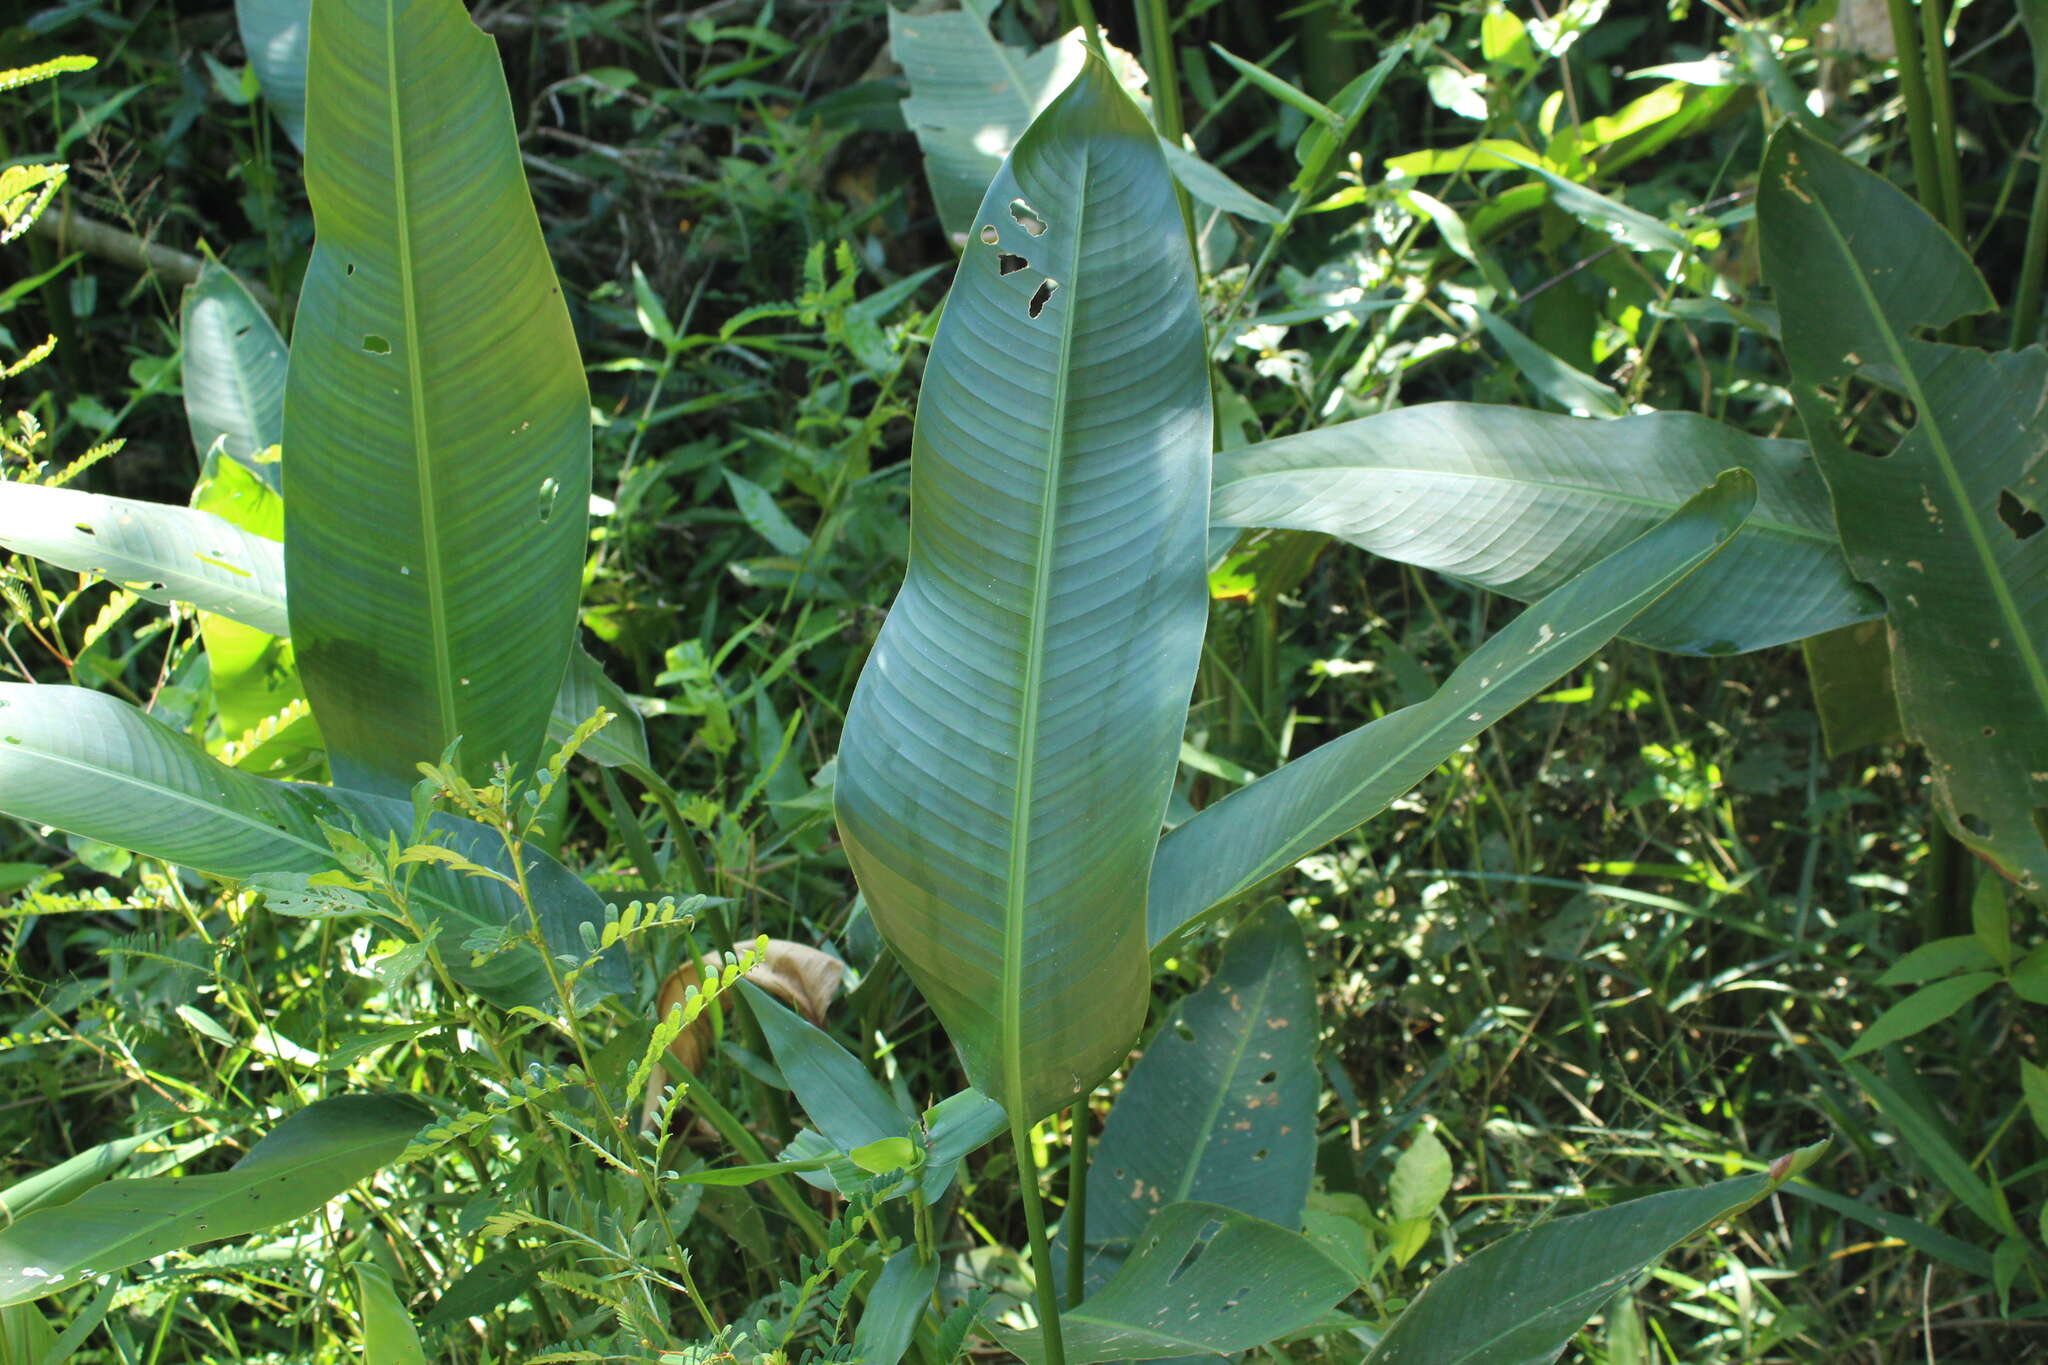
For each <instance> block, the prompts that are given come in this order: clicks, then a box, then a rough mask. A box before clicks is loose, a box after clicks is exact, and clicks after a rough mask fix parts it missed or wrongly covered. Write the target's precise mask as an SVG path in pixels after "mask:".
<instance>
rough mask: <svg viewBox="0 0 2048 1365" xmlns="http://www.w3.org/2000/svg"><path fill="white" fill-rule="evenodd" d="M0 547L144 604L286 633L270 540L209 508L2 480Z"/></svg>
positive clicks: (279, 564)
mask: <svg viewBox="0 0 2048 1365" xmlns="http://www.w3.org/2000/svg"><path fill="white" fill-rule="evenodd" d="M0 546H5V547H6V548H7V549H9V550H12V551H14V552H15V553H16V554H25V555H34V556H35V557H36V558H37V559H42V560H47V561H49V562H50V563H52V564H55V565H56V566H57V567H58V568H60V569H69V570H71V571H72V572H73V573H97V574H103V575H105V576H106V577H108V578H111V579H113V580H115V581H116V582H119V583H121V584H122V585H124V586H126V587H129V588H131V589H132V590H133V591H134V592H135V593H136V594H137V595H138V596H140V597H142V598H144V599H146V600H148V601H151V602H163V603H170V602H186V603H189V604H191V605H192V606H195V607H198V608H199V609H200V610H201V611H211V612H218V613H219V614H221V615H222V616H226V617H228V618H230V619H232V620H236V621H240V622H242V623H243V624H244V625H250V626H254V627H256V629H258V630H261V631H266V632H268V633H269V634H272V635H282V634H284V633H285V611H284V561H283V558H282V556H281V554H280V553H279V546H278V544H277V542H276V541H274V540H265V539H264V538H263V537H261V536H257V535H251V534H250V533H249V532H247V531H244V530H241V529H240V528H239V527H236V526H233V525H231V524H229V523H228V522H226V521H224V520H222V519H221V518H220V517H217V516H214V515H213V514H212V513H211V512H201V511H197V510H195V509H193V508H190V507H177V506H173V505H171V504H168V503H156V502H137V501H135V500H133V499H131V498H111V497H105V496H102V495H101V494H98V493H84V492H80V491H79V490H77V489H75V488H45V487H43V486H42V485H40V484H26V483H0Z"/></svg>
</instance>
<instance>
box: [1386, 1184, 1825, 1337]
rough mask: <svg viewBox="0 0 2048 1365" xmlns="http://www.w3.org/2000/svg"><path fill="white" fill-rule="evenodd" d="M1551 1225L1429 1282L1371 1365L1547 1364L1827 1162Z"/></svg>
mask: <svg viewBox="0 0 2048 1365" xmlns="http://www.w3.org/2000/svg"><path fill="white" fill-rule="evenodd" d="M1820 1151H1821V1149H1820V1148H1818V1147H1810V1148H1807V1149H1806V1150H1804V1151H1802V1152H1800V1153H1799V1154H1798V1155H1797V1157H1796V1158H1783V1159H1781V1160H1780V1162H1778V1163H1777V1164H1775V1165H1774V1166H1773V1167H1772V1170H1771V1171H1769V1172H1765V1173H1760V1174H1757V1175H1746V1176H1740V1177H1738V1178H1736V1179H1734V1180H1724V1181H1721V1182H1720V1183H1719V1184H1716V1185H1707V1186H1704V1187H1702V1188H1700V1189H1695V1190H1673V1191H1671V1192H1669V1193H1667V1194H1653V1195H1651V1196H1649V1197H1648V1198H1646V1199H1632V1200H1630V1201H1629V1202H1627V1203H1625V1204H1617V1205H1615V1206H1614V1207H1612V1208H1605V1209H1600V1210H1597V1211H1596V1212H1593V1213H1581V1214H1575V1215H1573V1216H1572V1217H1569V1218H1559V1219H1556V1220H1554V1221H1552V1222H1548V1223H1544V1224H1542V1225H1541V1226H1539V1227H1534V1228H1531V1229H1529V1230H1528V1231H1526V1232H1518V1233H1515V1234H1514V1235H1513V1236H1510V1237H1506V1238H1503V1239H1502V1240H1501V1241H1498V1242H1495V1243H1494V1244H1493V1245H1492V1246H1490V1247H1488V1248H1486V1250H1484V1251H1482V1252H1480V1253H1479V1254H1478V1255H1477V1256H1474V1257H1472V1258H1471V1259H1469V1260H1464V1261H1460V1262H1458V1263H1457V1264H1456V1265H1454V1266H1452V1267H1451V1268H1450V1269H1449V1270H1446V1271H1445V1272H1444V1273H1443V1274H1441V1275H1439V1276H1437V1277H1436V1279H1435V1280H1433V1281H1431V1282H1430V1285H1429V1288H1427V1289H1425V1290H1424V1291H1423V1292H1422V1295H1421V1297H1420V1298H1418V1299H1416V1300H1415V1302H1414V1303H1413V1304H1411V1305H1410V1306H1409V1308H1408V1311H1407V1312H1405V1313H1403V1314H1402V1315H1401V1316H1400V1317H1399V1318H1398V1319H1396V1320H1395V1322H1394V1325H1393V1326H1392V1327H1391V1328H1389V1329H1388V1331H1387V1334H1386V1336H1384V1337H1382V1338H1381V1339H1380V1344H1379V1345H1378V1346H1377V1347H1375V1348H1374V1349H1373V1352H1372V1354H1371V1355H1369V1356H1367V1357H1366V1358H1365V1360H1366V1365H1546V1363H1547V1362H1549V1361H1553V1360H1556V1359H1557V1357H1558V1356H1559V1355H1560V1354H1562V1353H1563V1351H1564V1348H1565V1347H1566V1346H1568V1345H1569V1344H1570V1343H1571V1339H1572V1337H1573V1336H1574V1335H1575V1334H1576V1333H1577V1332H1578V1330H1579V1329H1580V1328H1581V1327H1583V1326H1585V1325H1586V1322H1587V1320H1588V1319H1589V1318H1591V1317H1592V1316H1593V1315H1594V1314H1595V1313H1597V1312H1599V1311H1600V1309H1601V1306H1602V1305H1604V1304H1605V1303H1606V1302H1607V1301H1608V1300H1609V1299H1611V1298H1613V1297H1614V1296H1615V1294H1617V1293H1619V1292H1620V1291H1621V1290H1622V1289H1624V1288H1626V1287H1627V1286H1628V1284H1629V1283H1630V1282H1631V1281H1632V1280H1634V1279H1635V1278H1636V1277H1637V1276H1638V1275H1641V1274H1642V1273H1643V1272H1644V1271H1645V1270H1648V1269H1649V1268H1650V1267H1651V1266H1652V1265H1655V1264H1656V1263H1657V1261H1658V1260H1659V1259H1660V1258H1662V1257H1663V1256H1664V1254H1665V1253H1667V1252H1669V1251H1670V1250H1671V1249H1672V1248H1673V1247H1675V1246H1677V1245H1678V1244H1679V1243H1681V1242H1684V1241H1686V1240H1688V1239H1689V1238H1692V1237H1695V1236H1697V1235H1698V1234H1700V1233H1702V1232H1704V1231H1706V1230H1707V1229H1708V1228H1710V1227H1712V1226H1714V1224H1716V1223H1719V1222H1722V1221H1723V1220H1725V1219H1728V1218H1732V1217H1734V1216H1735V1215H1736V1214H1738V1213H1740V1212H1742V1210H1744V1209H1746V1208H1748V1207H1749V1206H1750V1205H1751V1204H1754V1203H1756V1202H1757V1200H1759V1199H1762V1198H1763V1197H1764V1196H1765V1195H1767V1194H1769V1193H1770V1192H1771V1191H1772V1190H1774V1189H1776V1188H1777V1187H1778V1186H1779V1185H1781V1184H1783V1183H1784V1182H1785V1181H1786V1180H1788V1179H1790V1178H1791V1177H1792V1176H1794V1175H1796V1174H1798V1173H1799V1172H1800V1171H1801V1170H1804V1169H1805V1168H1806V1166H1807V1165H1809V1164H1811V1162H1812V1161H1813V1160H1814V1159H1815V1158H1817V1157H1818V1156H1819V1155H1820Z"/></svg>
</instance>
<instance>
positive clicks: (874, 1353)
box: [853, 1245, 939, 1365]
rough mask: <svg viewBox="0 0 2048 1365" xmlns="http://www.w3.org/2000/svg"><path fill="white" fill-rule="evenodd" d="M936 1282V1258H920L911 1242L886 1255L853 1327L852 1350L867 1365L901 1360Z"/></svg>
mask: <svg viewBox="0 0 2048 1365" xmlns="http://www.w3.org/2000/svg"><path fill="white" fill-rule="evenodd" d="M938 1282H939V1262H938V1258H937V1257H933V1258H932V1259H930V1260H919V1259H918V1249H917V1247H916V1246H914V1245H911V1246H905V1247H903V1248H902V1249H901V1250H899V1251H898V1252H897V1253H896V1254H895V1255H893V1256H891V1257H890V1258H889V1260H888V1263H887V1264H886V1265H884V1266H883V1267H882V1273H881V1275H880V1276H879V1277H878V1278H877V1279H876V1280H875V1286H874V1288H873V1289H872V1290H871V1291H870V1292H869V1294H868V1303H867V1308H866V1309H865V1310H864V1311H863V1312H862V1313H861V1316H860V1326H859V1327H857V1328H855V1329H854V1334H853V1344H854V1350H855V1351H856V1353H857V1354H858V1355H859V1356H860V1358H861V1359H862V1360H863V1361H866V1362H867V1365H896V1363H897V1362H898V1361H900V1360H902V1359H903V1353H904V1352H905V1351H908V1350H909V1349H910V1338H911V1337H912V1336H913V1335H914V1334H915V1333H916V1331H917V1323H918V1319H919V1318H921V1317H923V1316H924V1313H925V1310H926V1309H927V1308H929V1307H931V1302H932V1290H933V1289H935V1288H936V1287H937V1286H938Z"/></svg>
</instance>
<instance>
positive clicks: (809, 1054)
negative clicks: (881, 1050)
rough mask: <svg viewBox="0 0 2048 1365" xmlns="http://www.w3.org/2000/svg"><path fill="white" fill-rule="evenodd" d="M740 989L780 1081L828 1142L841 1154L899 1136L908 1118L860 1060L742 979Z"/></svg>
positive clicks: (821, 1030)
mask: <svg viewBox="0 0 2048 1365" xmlns="http://www.w3.org/2000/svg"><path fill="white" fill-rule="evenodd" d="M739 988H740V994H742V995H744V996H745V997H746V999H747V1004H748V1005H749V1006H750V1007H752V1009H753V1011H754V1018H755V1019H756V1020H758V1021H759V1022H760V1025H761V1032H762V1033H763V1034H765V1035H766V1036H767V1039H768V1048H769V1050H770V1051H771V1052H773V1053H774V1054H775V1065H776V1066H777V1067H779V1068H780V1069H781V1071H782V1077H783V1079H784V1080H786V1081H788V1082H789V1088H790V1089H791V1090H792V1091H794V1092H795V1093H796V1098H797V1103H799V1104H801V1105H803V1107H804V1112H805V1113H806V1114H808V1115H810V1117H811V1122H812V1123H814V1124H816V1125H817V1128H818V1131H819V1132H820V1133H823V1134H824V1135H825V1138H826V1140H827V1141H829V1142H830V1143H831V1144H832V1145H833V1146H834V1147H837V1148H838V1149H839V1150H840V1151H842V1152H852V1151H853V1150H854V1149H855V1148H856V1147H865V1146H867V1145H868V1144H869V1143H873V1142H879V1141H881V1140H883V1139H885V1138H895V1137H902V1136H903V1134H904V1133H905V1131H907V1130H908V1129H909V1127H910V1120H909V1118H907V1117H906V1116H905V1115H904V1113H903V1111H902V1110H900V1109H898V1108H897V1107H896V1101H894V1100H892V1099H891V1098H889V1092H888V1091H886V1090H884V1089H883V1088H882V1086H881V1083H880V1082H879V1081H877V1080H876V1079H875V1078H874V1077H873V1076H870V1075H869V1074H868V1069H867V1068H866V1067H864V1066H862V1065H861V1063H860V1059H859V1058H858V1057H855V1056H854V1055H853V1054H852V1053H851V1052H848V1051H847V1050H846V1049H845V1048H843V1047H841V1046H839V1044H838V1043H836V1042H834V1041H833V1040H832V1037H831V1035H830V1034H828V1033H826V1032H825V1031H824V1030H823V1029H821V1028H819V1027H818V1026H817V1025H815V1024H812V1023H811V1022H809V1021H808V1020H805V1019H801V1018H799V1017H798V1016H797V1015H796V1013H795V1012H794V1011H792V1010H791V1009H789V1008H788V1007H787V1006H785V1005H783V1004H781V1003H780V1002H778V1001H777V1000H776V999H775V998H774V997H773V996H771V995H769V994H768V992H766V991H764V990H762V989H761V988H760V987H759V986H756V985H755V984H754V983H753V982H751V981H749V980H747V979H746V978H745V977H741V978H740V980H739Z"/></svg>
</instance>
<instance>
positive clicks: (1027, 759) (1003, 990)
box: [837, 60, 1211, 1123]
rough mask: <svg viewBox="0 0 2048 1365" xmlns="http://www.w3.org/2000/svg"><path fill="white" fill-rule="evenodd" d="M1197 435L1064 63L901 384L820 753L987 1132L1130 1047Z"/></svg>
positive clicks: (1191, 333) (1163, 220)
mask: <svg viewBox="0 0 2048 1365" xmlns="http://www.w3.org/2000/svg"><path fill="white" fill-rule="evenodd" d="M1210 425H1211V423H1210V410H1209V385H1208V377H1207V371H1206V368H1205V366H1204V363H1203V356H1202V323H1201V318H1200V315H1199V312H1198V311H1197V306H1196V298H1195V268H1194V262H1193V260H1192V258H1191V256H1190V253H1189V249H1188V243H1187V237H1186V234H1185V231H1184V230H1183V228H1182V226H1181V218H1180V213H1179V210H1178V207H1177V206H1176V203H1175V199H1174V193H1173V183H1172V180H1171V179H1170V178H1169V177H1168V175H1167V172H1166V166H1165V163H1164V161H1163V159H1162V158H1161V156H1160V153H1159V147H1158V140H1157V139H1156V138H1154V137H1153V135H1152V132H1151V129H1150V128H1149V127H1148V126H1147V125H1146V123H1145V120H1144V118H1143V116H1142V115H1140V114H1139V112H1138V111H1137V109H1136V108H1135V107H1134V106H1133V105H1132V104H1131V102H1130V100H1129V99H1128V98H1127V97H1126V96H1125V95H1124V93H1123V91H1122V90H1121V89H1119V88H1118V86H1117V84H1116V81H1115V79H1114V78H1113V77H1112V76H1111V75H1110V74H1109V72H1108V71H1107V70H1106V69H1105V68H1104V67H1103V66H1102V65H1101V63H1099V62H1096V61H1093V60H1091V61H1090V62H1089V63H1088V64H1087V65H1086V66H1085V67H1084V69H1083V71H1082V74H1081V75H1080V77H1079V78H1077V79H1076V80H1075V82H1074V84H1073V85H1072V86H1070V87H1069V88H1068V89H1067V91H1066V92H1065V93H1064V94H1062V95H1061V96H1060V97H1059V98H1058V99H1057V100H1055V101H1054V102H1053V104H1052V105H1051V106H1050V107H1049V108H1048V109H1047V110H1046V112H1045V113H1044V114H1043V115H1041V116H1040V117H1039V119H1038V121H1037V122H1036V123H1034V124H1033V125H1032V127H1031V129H1030V130H1029V131H1028V132H1027V133H1026V134H1025V135H1024V137H1023V139H1022V140H1021V141H1020V142H1019V143H1018V144H1017V149H1016V151H1015V152H1014V153H1013V154H1012V155H1011V157H1010V159H1009V161H1008V162H1007V163H1006V164H1005V166H1004V168H1003V170H1002V172H1001V173H1000V174H999V175H998V176H997V177H996V180H995V183H994V184H993V185H992V186H991V187H990V189H989V192H988V195H987V197H986V198H985V199H984V200H983V202H982V207H981V212H980V213H979V214H978V215H976V225H975V230H974V240H973V241H972V242H971V243H970V245H969V247H968V250H967V253H966V255H965V257H964V258H963V260H962V262H961V265H960V272H959V276H958V278H957V279H956V281H955V283H954V286H953V292H952V295H951V297H950V298H949V300H948V301H947V304H946V312H945V318H944V321H943V322H942V323H941V324H940V327H939V331H938V335H937V337H936V338H935V339H934V341H933V343H932V352H931V360H930V362H929V363H928V365H927V366H926V369H925V379H924V390H923V397H922V400H921V402H920V404H919V409H918V418H917V430H916V434H915V438H914V442H913V447H912V459H911V541H910V568H909V573H908V576H907V578H906V579H905V581H904V585H903V590H902V593H901V594H900V595H899V596H898V597H897V599H896V603H895V605H894V607H892V608H891V610H890V613H889V618H888V621H887V623H886V624H885V625H884V626H883V628H882V633H881V636H880V638H879V639H878V640H877V641H876V644H875V649H874V653H873V655H872V656H871V657H870V658H869V660H868V663H867V667H866V669H865V670H864V671H863V672H862V674H861V679H860V684H859V686H858V688H857V689H856V691H855V694H854V699H853V704H852V707H851V709H850V711H849V713H848V716H847V723H846V737H845V740H844V741H843V743H842V746H841V748H840V753H839V775H838V782H837V805H838V814H839V826H840V830H841V833H842V835H843V836H844V840H845V844H846V849H847V854H848V857H849V858H850V859H851V861H852V863H853V868H854V871H855V873H856V874H857V875H858V877H859V879H860V883H861V886H862V887H863V889H864V890H865V891H866V894H867V900H868V904H869V906H870V907H871V908H872V909H873V911H874V916H875V922H876V924H877V925H878V926H879V927H880V929H881V931H882V933H883V935H884V936H885V937H886V938H887V939H888V941H889V943H890V946H891V947H892V948H894V949H895V951H896V954H897V956H898V957H899V958H900V959H901V960H902V961H903V963H904V965H905V966H906V967H907V968H908V969H909V971H910V973H911V975H912V977H913V978H914V979H915V980H916V982H917V984H918V986H919V987H920V988H921V989H922V990H923V992H924V994H925V998H926V999H927V1000H929V1001H930V1002H931V1004H932V1007H933V1009H935V1010H936V1011H937V1013H938V1015H939V1018H940V1019H941V1020H942V1021H943V1022H944V1024H945V1025H946V1029H947V1031H948V1033H949V1034H950V1035H951V1036H952V1038H953V1041H954V1043H955V1044H956V1046H958V1048H959V1049H960V1053H961V1055H962V1057H963V1058H964V1059H965V1061H966V1063H967V1069H968V1075H969V1076H970V1077H972V1078H973V1081H974V1084H975V1086H976V1087H977V1088H979V1089H980V1090H982V1091H984V1092H985V1093H987V1094H989V1095H991V1096H993V1097H994V1098H996V1099H997V1100H999V1101H1001V1103H1002V1104H1003V1106H1004V1108H1005V1109H1006V1110H1008V1112H1009V1115H1010V1118H1011V1120H1012V1122H1015V1123H1029V1122H1031V1121H1032V1120H1034V1119H1036V1118H1038V1117H1040V1116H1041V1115H1043V1114H1045V1113H1047V1112H1049V1111H1051V1110H1053V1109H1055V1108H1057V1107H1058V1106H1060V1105H1061V1104H1064V1103H1065V1102H1066V1101H1067V1100H1068V1099H1069V1098H1071V1097H1072V1096H1073V1095H1075V1094H1077V1093H1079V1092H1081V1091H1084V1090H1085V1089H1087V1088H1088V1087H1089V1086H1090V1085H1091V1084H1093V1083H1094V1081H1096V1080H1097V1079H1099V1078H1100V1077H1101V1076H1102V1075H1103V1074H1104V1073H1105V1072H1106V1071H1108V1070H1109V1069H1110V1068H1111V1067H1113V1066H1114V1065H1116V1063H1117V1062H1118V1061H1119V1060H1121V1059H1122V1057H1123V1055H1124V1052H1125V1050H1126V1049H1127V1048H1128V1047H1129V1045H1130V1043H1131V1040H1132V1039H1133V1037H1134V1036H1135V1035H1136V1033H1137V1031H1138V1027H1139V1025H1140V1023H1141V1022H1142V1021H1143V1017H1144V1013H1145V998H1146V990H1145V983H1146V976H1147V972H1146V946H1145V927H1144V924H1145V909H1144V906H1145V885H1146V877H1147V872H1148V870H1149V868H1150V865H1151V860H1152V852H1153V849H1154V847H1155V845H1156V842H1157V839H1158V832H1159V826H1160V822H1161V818H1162V816H1163V814H1164V811H1165V806H1166V798H1167V794H1168V789H1169V786H1170V783H1171V781H1172V775H1173V769H1174V762H1175V755H1176V753H1177V752H1178V741H1179V738H1180V733H1181V729H1182V727H1183V725H1184V723H1185V719H1186V714H1187V703H1188V697H1189V693H1190V692H1191V691H1192V688H1193V683H1194V672H1195V666H1196V663H1197V660H1198V656H1199V654H1200V650H1201V640H1202V631H1203V627H1204V624H1205V615H1206V605H1207V604H1206V592H1205V587H1204V580H1203V572H1202V558H1203V542H1204V540H1205V537H1206V529H1207V511H1208V489H1209V446H1210Z"/></svg>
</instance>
